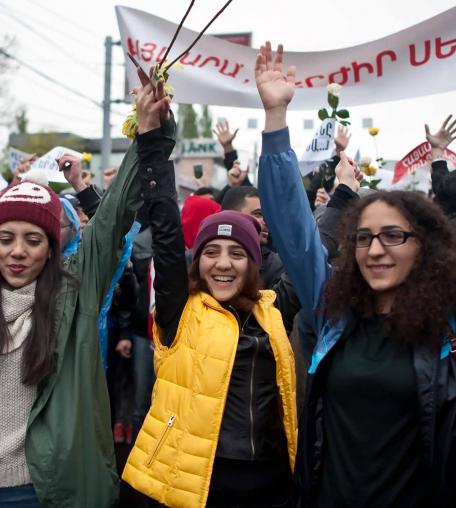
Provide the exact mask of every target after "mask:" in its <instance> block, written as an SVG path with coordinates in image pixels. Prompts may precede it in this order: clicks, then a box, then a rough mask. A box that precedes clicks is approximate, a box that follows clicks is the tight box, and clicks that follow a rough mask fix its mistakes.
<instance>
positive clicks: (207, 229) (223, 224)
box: [193, 210, 262, 268]
mask: <svg viewBox="0 0 456 508" xmlns="http://www.w3.org/2000/svg"><path fill="white" fill-rule="evenodd" d="M260 232H261V227H260V223H259V222H258V221H257V220H256V219H254V218H253V217H252V216H251V215H247V214H246V213H242V212H238V211H235V210H224V211H222V212H219V213H215V214H214V215H211V216H210V217H207V218H206V219H204V220H203V222H202V223H201V226H200V228H199V231H198V234H197V235H196V239H195V244H194V245H193V259H195V258H196V257H197V256H198V254H199V253H200V252H201V251H202V249H203V247H204V246H205V245H206V243H207V242H208V241H209V240H213V239H214V238H227V239H228V240H234V241H235V242H238V243H240V244H241V245H242V246H243V247H244V248H245V250H246V251H247V254H249V256H250V257H251V258H252V259H253V261H254V262H255V263H256V264H257V266H258V267H259V268H261V262H262V257H261V247H260Z"/></svg>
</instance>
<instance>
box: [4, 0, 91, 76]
mask: <svg viewBox="0 0 456 508" xmlns="http://www.w3.org/2000/svg"><path fill="white" fill-rule="evenodd" d="M0 7H1V8H3V9H6V8H7V7H6V6H5V5H4V4H2V3H0ZM3 14H4V15H6V16H8V17H10V18H12V19H14V21H16V23H18V24H19V25H22V26H23V27H25V28H26V29H27V30H29V31H30V32H32V33H34V34H35V35H36V36H38V37H40V38H41V39H43V40H44V41H45V42H47V43H48V44H50V45H51V46H52V47H53V48H54V49H56V50H58V51H60V52H61V53H62V54H63V55H65V56H67V57H69V58H70V59H71V61H72V62H73V63H76V64H78V65H81V66H82V67H84V69H85V70H87V71H89V72H91V73H92V74H94V75H96V76H97V77H98V78H100V77H101V76H100V74H99V73H98V72H97V71H95V70H93V69H91V68H90V67H88V65H87V62H82V61H80V60H76V59H75V58H74V54H73V53H71V52H69V51H67V50H65V49H64V48H62V47H61V46H59V45H56V44H55V41H54V40H53V39H51V38H50V37H48V36H47V35H44V34H42V33H41V32H39V31H38V30H37V29H36V28H35V27H33V26H31V25H29V24H28V23H27V22H25V21H23V20H22V19H20V18H19V17H17V16H16V15H14V14H12V13H11V12H9V11H6V12H3Z"/></svg>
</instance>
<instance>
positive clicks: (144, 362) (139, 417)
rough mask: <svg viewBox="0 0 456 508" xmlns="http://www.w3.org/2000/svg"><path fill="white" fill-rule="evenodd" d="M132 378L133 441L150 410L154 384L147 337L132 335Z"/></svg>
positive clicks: (152, 356)
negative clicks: (133, 391) (133, 392)
mask: <svg viewBox="0 0 456 508" xmlns="http://www.w3.org/2000/svg"><path fill="white" fill-rule="evenodd" d="M131 340H132V343H133V376H134V386H135V388H134V390H135V394H134V405H133V417H132V423H133V440H135V439H136V436H137V435H138V432H139V430H140V428H141V426H142V424H143V421H144V418H145V417H146V414H147V412H148V411H149V408H150V403H151V395H152V388H153V386H154V383H155V371H154V352H153V351H152V349H151V347H150V341H149V339H148V338H147V337H142V336H141V335H133V336H132V338H131Z"/></svg>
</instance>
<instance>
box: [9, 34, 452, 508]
mask: <svg viewBox="0 0 456 508" xmlns="http://www.w3.org/2000/svg"><path fill="white" fill-rule="evenodd" d="M282 59H283V48H282V46H281V45H279V46H278V48H277V51H276V52H275V54H274V53H273V51H272V48H271V44H270V43H269V42H267V43H265V45H264V46H262V47H261V49H260V52H259V54H258V56H257V60H256V66H255V78H256V84H257V88H258V93H259V96H260V99H261V101H262V104H263V108H264V112H265V126H264V130H263V134H262V136H263V144H262V153H261V157H260V160H259V185H258V187H259V188H258V189H257V188H255V187H254V186H253V185H252V182H251V181H250V180H249V177H248V173H247V171H245V170H244V168H242V167H241V164H240V163H239V161H238V155H237V152H236V150H235V149H234V146H233V142H234V139H235V136H236V132H237V131H234V132H231V131H230V129H229V126H228V124H227V123H225V122H222V123H220V124H218V125H217V128H216V131H215V132H216V135H217V137H218V139H219V141H220V143H221V145H222V146H223V150H224V154H225V161H224V162H225V166H226V168H227V171H228V173H227V178H228V183H227V185H226V187H225V188H223V189H222V190H215V189H213V188H211V187H201V188H200V189H198V190H197V191H196V192H195V193H194V195H192V196H190V197H189V198H187V200H186V201H185V203H184V204H183V206H182V208H181V209H180V208H179V206H178V202H177V195H176V183H175V174H174V165H173V162H172V159H171V154H172V151H173V148H174V145H175V141H176V132H177V129H176V123H175V120H174V116H173V113H172V110H171V107H170V103H171V100H170V98H169V97H168V96H167V94H166V93H165V90H164V85H163V81H162V80H160V81H159V82H158V84H157V85H156V86H155V85H153V84H152V82H151V81H150V80H149V79H148V78H147V77H146V76H144V75H142V74H141V73H139V74H138V75H139V78H140V80H141V87H139V88H138V89H136V90H135V95H136V113H137V117H138V133H137V135H136V138H135V140H134V141H133V143H132V145H131V147H130V148H129V150H128V152H127V154H126V155H125V157H124V160H123V162H122V165H121V167H120V168H119V170H118V171H112V170H110V171H109V172H108V173H107V174H106V178H107V180H108V181H107V184H108V185H107V187H109V188H107V190H106V191H105V192H101V191H100V190H99V189H98V188H97V187H96V186H94V185H92V184H91V183H90V181H87V178H86V175H84V173H83V170H82V167H81V161H80V160H79V159H78V158H76V157H74V156H72V155H64V156H63V157H61V158H60V159H59V160H58V164H59V167H60V169H61V171H63V173H64V175H65V178H66V180H67V181H68V183H69V185H70V186H71V188H72V189H71V190H66V191H64V192H62V194H61V195H60V196H58V195H57V194H56V193H55V192H54V191H53V190H52V189H51V188H50V187H49V185H48V184H47V182H46V181H45V180H43V177H42V175H41V174H40V173H39V172H36V171H28V172H22V171H21V176H22V178H20V179H19V178H18V179H16V180H14V181H13V182H12V183H11V184H10V185H9V186H8V187H7V188H6V189H5V190H4V191H2V193H1V194H0V281H1V291H0V309H1V311H0V328H1V335H0V400H1V405H2V411H1V413H0V506H1V507H5V508H13V507H15V508H38V507H41V508H79V507H80V508H82V507H87V508H110V507H114V506H117V504H118V499H119V486H120V485H121V483H120V482H121V480H120V479H119V477H121V478H122V480H123V482H125V483H124V485H125V484H129V485H130V486H131V487H133V489H135V490H136V491H137V492H139V493H141V494H142V495H143V496H144V498H143V499H144V500H146V499H147V503H148V504H149V506H168V507H171V508H203V507H205V506H207V507H208V508H247V507H249V508H273V507H282V508H294V507H300V508H313V507H316V508H331V507H334V508H343V507H347V508H349V507H350V508H355V507H356V508H358V507H366V508H367V507H369V508H393V507H398V508H399V507H401V508H402V507H410V508H425V507H426V508H428V507H432V508H454V506H456V482H455V475H456V338H455V337H456V314H455V312H456V311H455V308H454V302H456V237H455V233H454V224H453V223H454V220H455V216H456V174H453V173H452V172H450V171H449V170H448V165H447V162H446V161H445V159H444V158H443V151H444V150H445V148H446V147H447V146H448V145H449V144H450V143H451V142H452V141H454V139H456V120H453V119H452V117H449V118H447V120H446V121H445V122H444V123H443V125H442V126H441V128H440V129H439V130H438V131H437V132H436V133H431V131H430V129H429V127H427V126H426V130H425V134H426V137H427V140H428V141H429V143H430V145H431V148H432V169H431V176H432V191H433V194H432V195H430V196H427V195H423V194H422V193H419V192H413V191H389V192H388V191H374V190H371V191H369V192H364V193H363V192H361V191H360V183H361V180H362V175H361V172H360V170H359V168H358V166H357V165H356V163H355V162H354V161H353V160H352V159H350V158H349V157H348V156H347V155H346V153H345V150H346V148H347V146H348V143H349V140H350V135H349V133H348V131H347V130H346V129H345V128H343V127H340V128H339V129H338V130H337V133H336V136H335V144H336V155H335V156H334V157H333V158H332V159H330V160H329V161H326V164H325V169H324V171H323V170H322V171H323V172H318V171H317V172H316V174H315V176H314V177H313V179H312V182H311V184H310V186H309V188H308V189H307V190H306V189H305V187H304V185H303V181H302V177H301V174H300V171H299V164H298V161H297V158H296V155H295V153H294V151H293V150H292V148H291V145H290V136H289V131H288V127H287V122H286V114H287V107H288V105H289V103H290V102H291V100H292V99H293V95H294V91H295V69H294V67H290V68H288V69H283V64H282ZM29 162H30V161H27V163H29ZM328 168H330V172H329V173H328ZM328 174H329V176H328ZM361 190H362V189H361ZM124 442H125V443H128V444H129V445H131V452H130V453H129V457H128V460H127V461H126V464H125V466H124V467H122V468H121V470H120V471H118V469H117V466H116V461H115V447H114V443H124Z"/></svg>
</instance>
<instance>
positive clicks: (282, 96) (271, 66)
mask: <svg viewBox="0 0 456 508" xmlns="http://www.w3.org/2000/svg"><path fill="white" fill-rule="evenodd" d="M282 67H283V46H282V45H281V44H279V46H278V48H277V52H276V54H275V57H274V60H273V59H272V50H271V43H270V42H269V41H268V42H266V44H265V45H264V46H261V48H260V53H259V54H258V56H257V60H256V64H255V79H256V84H257V88H258V92H259V94H260V98H261V101H262V103H263V107H264V109H265V110H271V109H277V108H286V107H287V106H288V104H289V102H290V101H291V99H292V98H293V95H294V90H295V77H296V68H295V67H289V68H288V71H287V74H286V76H284V74H283V72H282Z"/></svg>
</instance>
